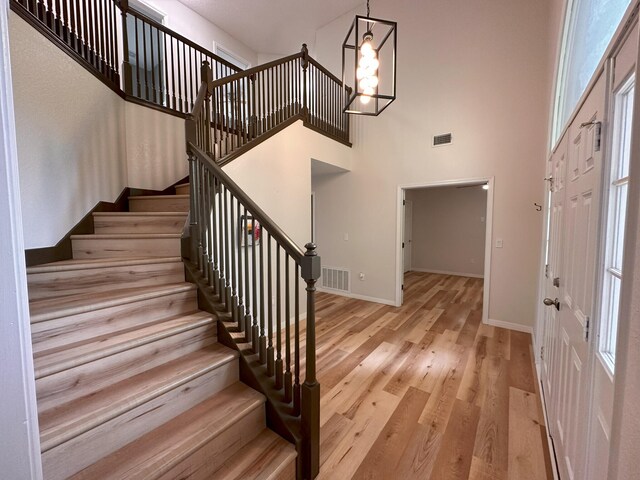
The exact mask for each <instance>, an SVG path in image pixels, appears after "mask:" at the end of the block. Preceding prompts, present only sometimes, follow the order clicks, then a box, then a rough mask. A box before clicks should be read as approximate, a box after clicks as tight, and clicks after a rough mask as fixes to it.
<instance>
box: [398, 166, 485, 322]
mask: <svg viewBox="0 0 640 480" xmlns="http://www.w3.org/2000/svg"><path fill="white" fill-rule="evenodd" d="M493 183H494V181H493V177H487V178H474V179H467V180H458V181H451V182H438V183H428V184H420V185H405V186H401V187H399V189H398V235H397V247H398V248H397V267H398V268H397V278H396V282H397V290H396V305H397V306H400V305H402V303H403V301H404V296H405V293H407V294H413V293H412V292H411V291H410V289H415V288H424V286H429V285H431V284H432V283H434V282H435V281H449V280H450V281H452V282H458V283H460V285H463V284H464V285H466V286H467V287H472V288H471V289H472V290H474V291H476V293H477V297H478V303H480V301H481V304H482V321H483V322H485V323H486V322H487V319H488V313H489V289H490V266H491V243H492V242H491V238H492V237H491V225H492V222H491V218H492V210H493ZM465 279H467V280H465ZM430 288H432V287H430ZM405 289H409V290H405Z"/></svg>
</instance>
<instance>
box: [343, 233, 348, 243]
mask: <svg viewBox="0 0 640 480" xmlns="http://www.w3.org/2000/svg"><path fill="white" fill-rule="evenodd" d="M344 241H345V242H347V241H349V234H348V233H345V234H344Z"/></svg>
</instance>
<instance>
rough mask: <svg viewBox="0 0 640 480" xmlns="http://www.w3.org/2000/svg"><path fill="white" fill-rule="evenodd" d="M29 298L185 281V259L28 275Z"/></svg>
mask: <svg viewBox="0 0 640 480" xmlns="http://www.w3.org/2000/svg"><path fill="white" fill-rule="evenodd" d="M27 282H28V286H29V300H31V301H33V300H40V299H43V298H52V297H60V296H64V295H73V294H74V293H86V292H102V291H104V290H105V289H110V288H114V286H117V288H131V287H144V286H151V285H167V284H169V283H180V282H184V266H183V265H182V262H170V263H158V264H148V265H127V266H119V267H105V268H92V269H84V270H69V271H58V272H46V273H31V274H29V275H28V277H27Z"/></svg>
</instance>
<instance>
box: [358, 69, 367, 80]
mask: <svg viewBox="0 0 640 480" xmlns="http://www.w3.org/2000/svg"><path fill="white" fill-rule="evenodd" d="M368 76H369V75H368V74H367V70H366V69H364V68H362V67H358V68H357V70H356V78H357V79H358V80H361V79H363V78H365V77H368Z"/></svg>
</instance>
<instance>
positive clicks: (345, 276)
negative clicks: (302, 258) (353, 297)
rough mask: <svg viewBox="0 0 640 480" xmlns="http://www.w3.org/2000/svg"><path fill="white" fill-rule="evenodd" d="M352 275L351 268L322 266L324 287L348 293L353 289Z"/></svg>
mask: <svg viewBox="0 0 640 480" xmlns="http://www.w3.org/2000/svg"><path fill="white" fill-rule="evenodd" d="M350 276H351V275H350V274H349V270H345V269H344V268H334V267H322V278H321V281H322V284H321V285H322V288H326V289H329V290H338V291H340V292H347V293H348V292H350V291H351V282H350Z"/></svg>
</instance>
